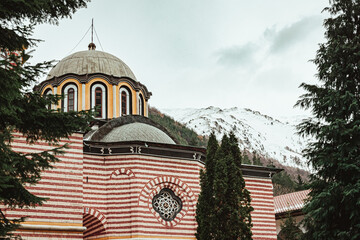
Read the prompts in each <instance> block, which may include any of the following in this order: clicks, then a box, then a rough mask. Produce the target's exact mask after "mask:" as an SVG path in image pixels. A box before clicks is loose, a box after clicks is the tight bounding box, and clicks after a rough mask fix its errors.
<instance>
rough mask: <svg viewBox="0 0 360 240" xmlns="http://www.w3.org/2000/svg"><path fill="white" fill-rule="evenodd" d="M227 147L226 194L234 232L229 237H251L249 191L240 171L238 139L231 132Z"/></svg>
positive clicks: (230, 222) (251, 209)
mask: <svg viewBox="0 0 360 240" xmlns="http://www.w3.org/2000/svg"><path fill="white" fill-rule="evenodd" d="M229 148H230V155H231V158H228V160H230V161H229V162H228V163H227V168H228V193H227V194H228V196H229V200H230V201H229V205H230V208H231V210H232V214H231V215H230V219H229V225H230V227H231V232H233V233H234V235H233V237H234V238H231V239H244V240H246V239H252V238H251V236H252V232H251V227H252V221H251V215H250V213H251V211H253V210H254V209H253V208H252V207H251V205H250V203H251V198H250V192H249V191H248V190H247V189H246V188H245V180H244V178H243V176H242V172H241V169H240V167H241V152H240V149H239V145H238V140H237V138H236V137H235V134H234V133H233V132H231V133H230V135H229Z"/></svg>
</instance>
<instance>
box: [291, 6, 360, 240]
mask: <svg viewBox="0 0 360 240" xmlns="http://www.w3.org/2000/svg"><path fill="white" fill-rule="evenodd" d="M330 3H331V5H330V6H329V7H327V8H325V11H327V12H328V13H329V14H330V17H329V18H327V19H326V20H325V21H324V26H325V29H326V32H325V37H326V39H327V41H326V43H323V44H320V46H319V49H318V51H317V54H316V57H315V59H314V60H313V62H314V63H315V64H316V66H317V69H318V74H317V77H318V80H319V81H320V84H319V85H310V84H305V83H303V84H302V85H301V86H302V87H303V88H304V89H305V90H306V93H305V94H304V95H302V96H301V98H300V100H299V101H298V102H297V106H300V107H303V108H306V109H311V110H312V113H313V117H312V118H311V119H307V120H304V121H303V122H302V123H301V124H300V125H299V126H298V128H299V132H300V133H302V134H304V135H312V136H313V137H314V139H315V141H314V142H312V143H310V144H309V145H308V147H307V149H306V150H305V156H306V157H307V158H308V160H309V163H310V165H311V166H312V167H313V169H314V170H315V173H314V174H312V175H311V177H310V185H309V186H310V188H311V192H310V198H309V201H308V202H307V204H306V206H305V208H304V209H303V210H304V212H305V214H306V217H305V219H304V226H305V228H306V229H307V232H306V233H305V237H304V239H319V240H322V239H327V240H329V239H330V240H331V239H337V240H338V239H340V240H342V239H344V240H345V239H346V240H355V239H360V201H359V199H360V1H358V0H331V1H330Z"/></svg>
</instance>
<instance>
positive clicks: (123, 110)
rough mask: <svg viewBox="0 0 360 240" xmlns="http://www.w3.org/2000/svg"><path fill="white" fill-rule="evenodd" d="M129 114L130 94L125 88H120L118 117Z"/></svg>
mask: <svg viewBox="0 0 360 240" xmlns="http://www.w3.org/2000/svg"><path fill="white" fill-rule="evenodd" d="M129 114H131V92H130V90H129V89H127V88H126V87H121V88H120V116H124V115H129Z"/></svg>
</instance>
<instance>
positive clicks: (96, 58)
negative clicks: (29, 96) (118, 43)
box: [34, 50, 151, 119]
mask: <svg viewBox="0 0 360 240" xmlns="http://www.w3.org/2000/svg"><path fill="white" fill-rule="evenodd" d="M69 85H71V86H69ZM69 89H74V90H71V92H68V90H69ZM124 89H126V90H124ZM34 90H35V91H38V92H41V93H42V94H45V93H46V94H58V95H63V96H64V100H63V101H61V104H59V105H53V106H52V108H53V109H58V108H60V109H62V111H65V112H66V111H74V110H75V111H80V110H93V111H98V110H99V111H101V112H96V113H95V117H96V118H97V119H114V118H117V117H120V116H124V115H129V114H130V115H143V116H148V100H149V99H150V96H151V92H149V91H148V89H147V88H146V86H145V85H143V84H141V83H140V82H138V81H137V80H136V77H135V75H134V74H133V72H132V71H131V70H130V68H129V67H128V66H127V65H126V64H125V63H124V62H123V61H121V60H120V59H119V58H117V57H115V56H114V55H111V54H109V53H105V52H101V51H95V50H88V51H81V52H76V53H74V54H71V55H70V56H68V57H65V58H64V59H62V60H61V61H60V62H58V63H57V64H56V65H55V66H54V67H53V69H51V70H50V72H49V74H48V76H47V78H46V80H45V81H43V82H42V83H40V84H39V85H38V86H36V87H35V88H34ZM49 90H51V91H49ZM124 91H125V92H126V94H124ZM74 92H75V93H74ZM68 95H69V97H68ZM96 109H98V110H96Z"/></svg>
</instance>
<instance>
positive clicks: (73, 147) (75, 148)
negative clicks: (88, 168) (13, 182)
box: [6, 134, 84, 240]
mask: <svg viewBox="0 0 360 240" xmlns="http://www.w3.org/2000/svg"><path fill="white" fill-rule="evenodd" d="M14 136H15V138H14V140H13V143H12V148H13V150H15V151H19V152H22V153H30V152H40V151H43V150H49V149H51V148H52V147H51V146H48V145H47V144H46V143H41V142H40V143H37V144H33V145H29V144H27V143H26V140H25V138H24V137H22V135H21V134H14ZM65 143H68V144H69V149H67V150H66V153H65V154H64V155H62V156H59V159H60V160H61V161H60V162H57V163H55V165H54V166H55V167H54V168H53V169H49V170H47V171H43V172H42V179H41V182H40V183H39V184H36V185H34V186H28V187H27V188H28V189H29V190H30V191H31V192H32V193H33V194H35V195H37V196H39V197H45V198H48V200H47V201H46V202H45V203H44V204H43V205H42V206H38V207H36V208H28V209H21V210H6V216H7V217H9V218H12V217H14V218H15V217H16V218H18V217H22V216H27V218H26V222H25V223H24V224H23V226H22V227H21V229H19V231H18V232H19V233H20V234H21V236H22V237H23V239H34V240H35V239H83V231H84V227H83V162H84V160H83V135H82V134H73V135H72V136H71V137H70V139H69V140H63V141H62V142H60V144H65Z"/></svg>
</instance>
